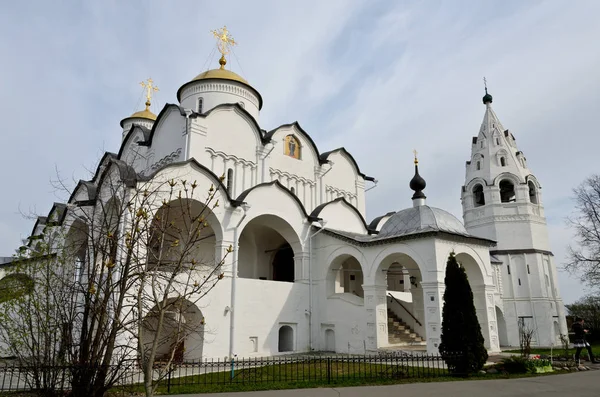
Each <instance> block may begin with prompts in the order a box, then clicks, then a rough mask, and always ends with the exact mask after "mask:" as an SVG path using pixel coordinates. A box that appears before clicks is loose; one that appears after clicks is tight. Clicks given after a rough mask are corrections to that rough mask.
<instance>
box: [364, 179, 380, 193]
mask: <svg viewBox="0 0 600 397" xmlns="http://www.w3.org/2000/svg"><path fill="white" fill-rule="evenodd" d="M373 183H374V185H373V186H371V187H370V188H368V189H367V190H365V193H366V192H368V191H369V190H371V189H375V188H376V187H377V184H378V183H379V181H378V180H377V179H374V180H373Z"/></svg>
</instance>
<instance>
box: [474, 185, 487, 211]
mask: <svg viewBox="0 0 600 397" xmlns="http://www.w3.org/2000/svg"><path fill="white" fill-rule="evenodd" d="M473 201H474V203H475V207H481V206H482V205H485V196H484V195H483V186H481V185H475V187H474V188H473Z"/></svg>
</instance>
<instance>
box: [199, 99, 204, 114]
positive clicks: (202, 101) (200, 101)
mask: <svg viewBox="0 0 600 397" xmlns="http://www.w3.org/2000/svg"><path fill="white" fill-rule="evenodd" d="M203 104H204V98H198V113H202V105H203Z"/></svg>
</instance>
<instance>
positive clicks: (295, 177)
mask: <svg viewBox="0 0 600 397" xmlns="http://www.w3.org/2000/svg"><path fill="white" fill-rule="evenodd" d="M269 173H270V174H271V175H277V176H278V177H283V178H288V179H293V180H295V181H297V182H302V183H305V184H307V185H310V186H315V185H316V183H315V181H313V180H311V179H307V178H304V177H302V176H298V175H295V174H290V173H289V172H286V171H282V170H278V169H276V168H272V167H269Z"/></svg>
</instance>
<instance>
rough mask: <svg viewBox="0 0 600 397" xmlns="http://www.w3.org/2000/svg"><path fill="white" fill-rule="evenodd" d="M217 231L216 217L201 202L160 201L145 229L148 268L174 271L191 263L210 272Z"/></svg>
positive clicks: (183, 200) (213, 264) (218, 227)
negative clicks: (164, 202) (147, 232)
mask: <svg viewBox="0 0 600 397" xmlns="http://www.w3.org/2000/svg"><path fill="white" fill-rule="evenodd" d="M220 231H221V225H220V224H219V221H218V219H217V217H216V216H215V215H214V214H213V212H212V211H211V210H210V208H208V207H207V206H206V205H205V204H204V203H201V202H199V201H196V200H193V199H182V200H174V201H171V202H169V203H166V204H164V205H163V206H162V207H160V208H159V210H158V211H157V212H156V214H155V215H154V219H153V222H152V226H151V228H150V230H149V233H150V235H149V236H148V237H149V240H150V247H149V250H148V265H147V266H148V269H156V270H161V271H178V269H181V270H185V269H187V268H188V267H189V266H194V267H195V268H196V269H197V270H199V271H207V272H210V271H212V270H213V269H214V267H215V266H216V265H217V264H216V263H215V244H216V241H217V240H220V239H221V233H220Z"/></svg>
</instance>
